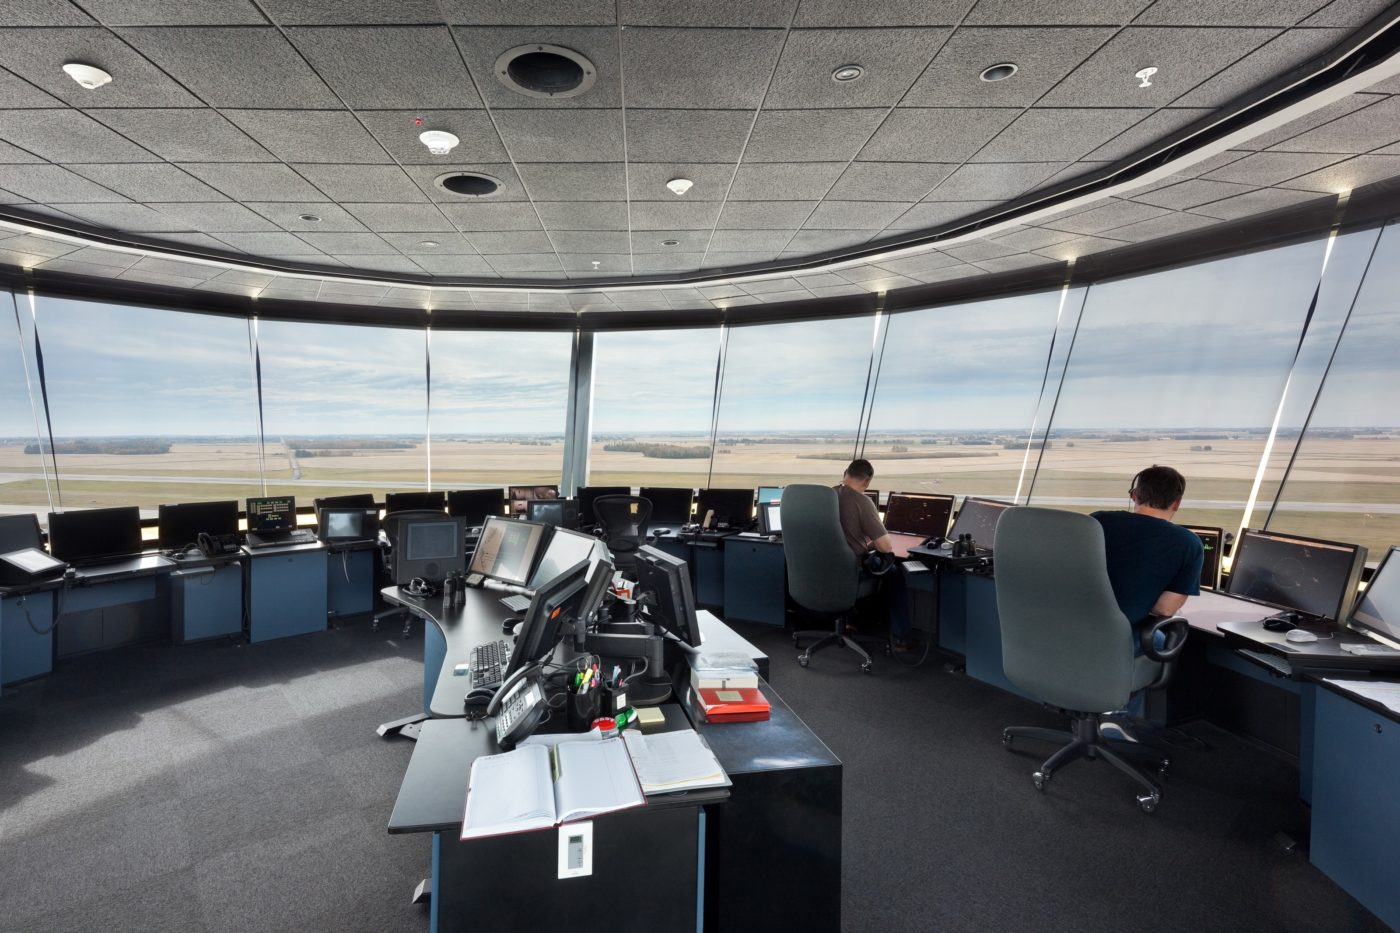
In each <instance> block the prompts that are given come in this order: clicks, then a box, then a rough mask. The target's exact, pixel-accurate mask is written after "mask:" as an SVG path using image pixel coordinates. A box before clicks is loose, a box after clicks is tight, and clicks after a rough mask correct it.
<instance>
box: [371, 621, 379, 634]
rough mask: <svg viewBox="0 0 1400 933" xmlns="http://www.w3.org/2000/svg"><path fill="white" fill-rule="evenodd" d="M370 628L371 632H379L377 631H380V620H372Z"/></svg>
mask: <svg viewBox="0 0 1400 933" xmlns="http://www.w3.org/2000/svg"><path fill="white" fill-rule="evenodd" d="M369 630H370V631H371V632H377V631H379V623H378V622H371V623H370V624H369Z"/></svg>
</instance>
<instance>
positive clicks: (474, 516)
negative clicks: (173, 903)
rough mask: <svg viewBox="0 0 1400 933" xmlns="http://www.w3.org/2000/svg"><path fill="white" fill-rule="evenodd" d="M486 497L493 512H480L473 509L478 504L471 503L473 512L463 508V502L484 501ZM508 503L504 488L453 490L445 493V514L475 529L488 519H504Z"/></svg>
mask: <svg viewBox="0 0 1400 933" xmlns="http://www.w3.org/2000/svg"><path fill="white" fill-rule="evenodd" d="M488 496H490V497H492V501H493V504H494V506H495V509H496V510H495V511H494V512H492V511H489V510H488V511H486V512H481V511H480V510H479V509H476V508H475V506H476V505H477V504H478V503H475V502H473V503H472V504H473V511H470V512H469V511H467V510H466V509H465V508H463V505H464V503H465V502H472V500H474V499H480V500H485V499H486V498H487V497H488ZM508 501H509V500H508V499H507V498H506V490H505V487H504V486H496V487H494V488H490V487H488V488H485V489H453V490H451V491H449V492H448V493H447V514H448V515H454V516H457V517H459V518H465V519H466V520H467V524H468V525H471V526H473V527H475V526H477V525H482V524H485V522H486V519H488V518H504V517H505V514H506V503H507V502H508ZM478 516H479V517H478Z"/></svg>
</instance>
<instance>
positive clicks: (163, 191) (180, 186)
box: [72, 163, 224, 201]
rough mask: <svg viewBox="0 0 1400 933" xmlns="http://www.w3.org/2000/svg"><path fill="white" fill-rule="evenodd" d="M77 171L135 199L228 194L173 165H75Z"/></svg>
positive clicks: (218, 197)
mask: <svg viewBox="0 0 1400 933" xmlns="http://www.w3.org/2000/svg"><path fill="white" fill-rule="evenodd" d="M72 169H73V171H75V172H77V173H78V174H79V175H82V176H83V177H84V178H88V179H90V180H92V181H95V182H97V183H98V184H99V185H102V186H104V187H107V188H111V189H112V190H113V191H115V192H117V193H118V194H122V195H125V196H126V197H128V198H131V199H132V200H133V201H222V200H224V196H223V195H222V194H220V193H219V192H217V191H215V190H214V189H213V188H211V187H209V186H208V185H206V184H204V183H203V182H202V181H199V180H198V179H196V178H193V177H191V176H190V175H188V174H186V173H185V172H182V171H181V170H180V169H178V168H176V167H175V166H173V165H166V164H164V163H137V164H132V165H75V166H72Z"/></svg>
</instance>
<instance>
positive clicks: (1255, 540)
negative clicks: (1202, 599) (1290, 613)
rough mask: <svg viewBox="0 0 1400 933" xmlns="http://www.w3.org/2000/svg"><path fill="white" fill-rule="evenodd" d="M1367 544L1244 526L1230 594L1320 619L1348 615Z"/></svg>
mask: <svg viewBox="0 0 1400 933" xmlns="http://www.w3.org/2000/svg"><path fill="white" fill-rule="evenodd" d="M1365 563H1366V549H1365V548H1364V547H1361V546H1360V545H1357V544H1343V543H1341V542H1338V541H1323V540H1322V539H1320V538H1304V537H1302V536H1300V535H1285V534H1276V533H1274V532H1271V531H1251V530H1248V529H1246V530H1245V532H1244V533H1243V534H1242V535H1240V540H1239V542H1238V543H1237V544H1236V545H1235V551H1234V554H1233V555H1231V559H1230V585H1229V586H1228V587H1226V590H1225V591H1226V592H1227V593H1229V594H1230V595H1231V596H1240V597H1243V598H1244V599H1252V600H1254V601H1255V602H1261V603H1267V604H1269V605H1270V606H1278V607H1279V608H1281V609H1294V610H1297V611H1298V612H1304V613H1307V614H1308V615H1310V616H1315V617H1317V618H1321V619H1332V620H1337V619H1345V618H1346V610H1347V608H1348V606H1349V604H1350V601H1351V600H1352V599H1353V598H1354V597H1355V595H1356V587H1357V584H1358V583H1359V582H1360V580H1361V568H1362V566H1363V565H1364V564H1365Z"/></svg>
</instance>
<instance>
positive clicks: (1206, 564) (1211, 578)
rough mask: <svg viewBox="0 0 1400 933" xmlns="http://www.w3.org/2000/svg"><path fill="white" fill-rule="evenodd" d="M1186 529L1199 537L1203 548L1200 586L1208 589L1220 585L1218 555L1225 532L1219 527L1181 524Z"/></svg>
mask: <svg viewBox="0 0 1400 933" xmlns="http://www.w3.org/2000/svg"><path fill="white" fill-rule="evenodd" d="M1181 527H1183V528H1185V529H1186V530H1187V531H1189V532H1191V533H1192V534H1194V535H1195V536H1196V537H1198V538H1200V539H1201V547H1202V548H1204V549H1205V559H1204V560H1203V561H1201V586H1203V587H1205V588H1206V589H1208V590H1213V589H1217V588H1219V586H1220V555H1221V554H1222V553H1223V549H1224V541H1225V532H1224V530H1223V529H1220V528H1211V527H1208V526H1206V525H1182V526H1181Z"/></svg>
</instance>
